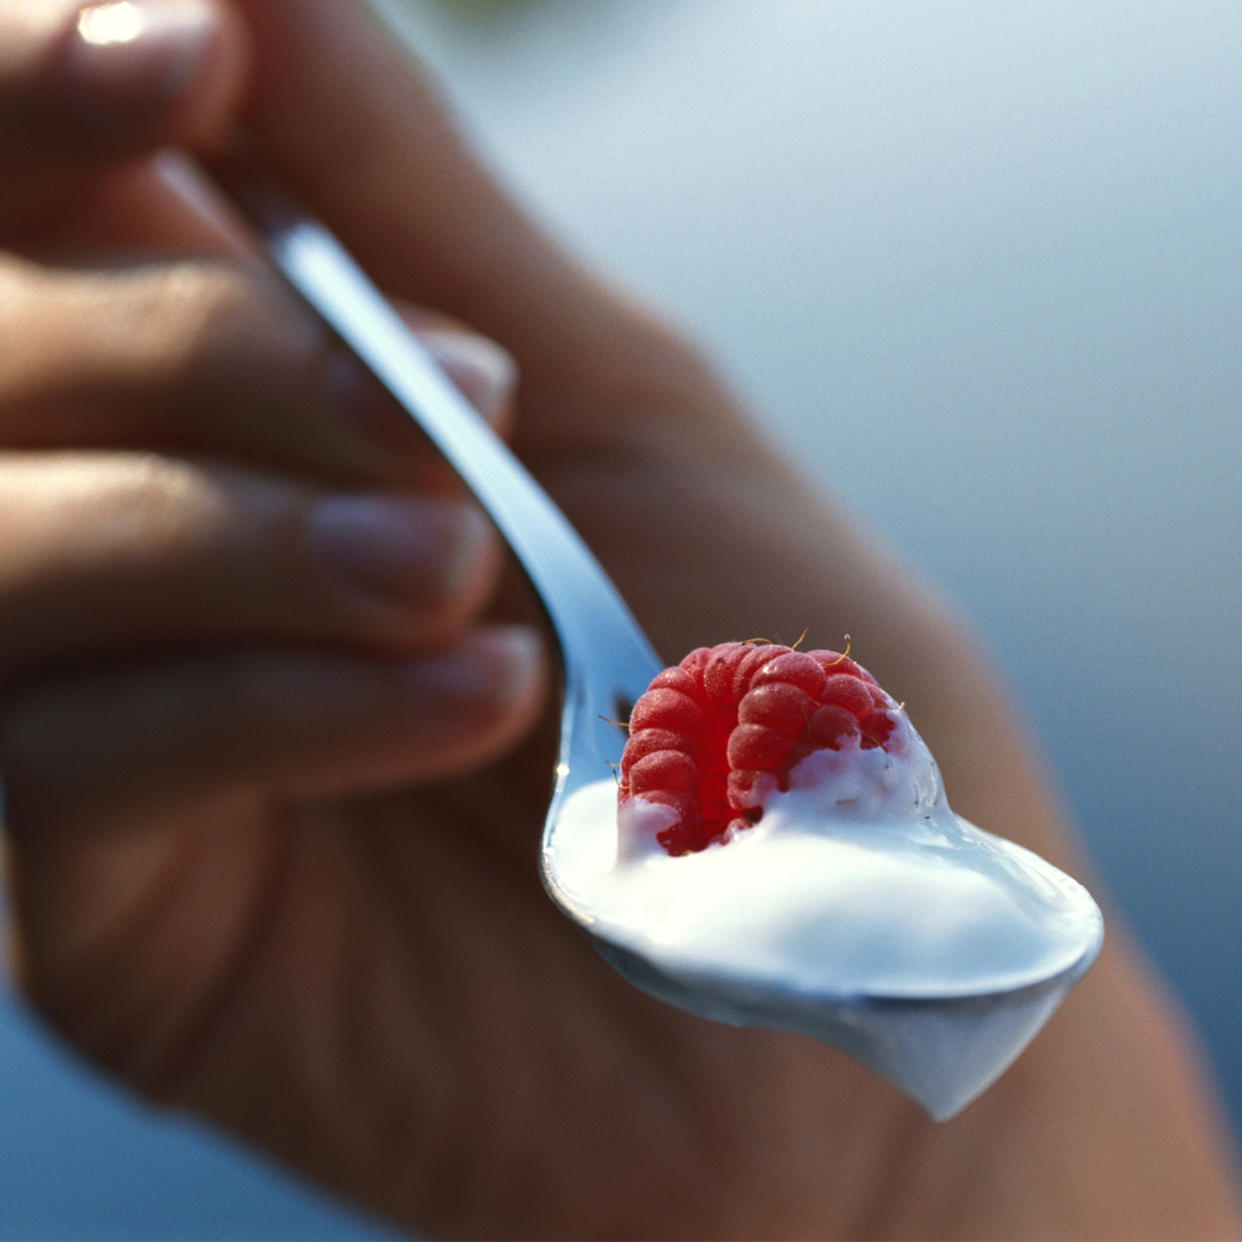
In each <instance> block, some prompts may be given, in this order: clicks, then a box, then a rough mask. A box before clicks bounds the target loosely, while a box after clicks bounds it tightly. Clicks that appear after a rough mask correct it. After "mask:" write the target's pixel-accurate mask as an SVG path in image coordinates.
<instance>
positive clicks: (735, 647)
mask: <svg viewBox="0 0 1242 1242" xmlns="http://www.w3.org/2000/svg"><path fill="white" fill-rule="evenodd" d="M898 711H899V709H898V707H897V705H896V704H895V703H894V702H893V701H892V699H890V698H889V697H888V695H886V694H885V693H884V691H883V690H881V689H880V687H879V686H878V685H877V684H876V681H875V678H874V677H872V676H871V674H870V673H868V672H867V671H866V670H865V669H864V668H862V667H861V666H860V665H858V664H856V663H855V662H854V661H853V660H851V659H849V658H848V657H847V656H845V655H842V654H841V653H839V652H836V651H795V650H794V649H793V648H791V647H783V646H780V645H778V644H775V643H774V644H770V645H769V644H756V643H721V644H720V645H719V646H716V647H699V648H697V649H696V650H694V651H692V652H691V653H690V654H689V655H688V656H686V658H685V659H684V660H682V662H681V663H680V664H677V665H674V666H673V667H672V668H667V669H665V670H664V671H663V672H662V673H660V674H659V675H658V676H657V677H656V678H655V679H654V680H653V681H652V683H651V685H650V686H649V687H648V689H647V692H646V693H645V694H644V695H643V696H642V697H641V698H640V699H639V700H638V702H637V703H635V705H634V710H633V712H632V713H631V715H630V737H629V741H628V743H627V744H626V747H625V753H624V755H623V756H622V758H621V787H620V792H619V800H620V802H621V803H622V804H624V803H625V802H627V801H628V800H629V799H630V798H632V797H635V796H641V797H642V798H644V799H645V800H647V801H649V802H656V803H659V804H662V805H664V806H668V807H671V808H672V809H673V810H674V811H676V813H677V816H678V818H677V821H676V822H675V823H673V824H672V825H671V826H669V827H668V828H665V829H663V830H662V831H661V832H659V833H657V835H656V840H657V841H658V842H659V843H660V844H661V845H662V846H663V847H664V848H665V849H666V850H667V851H668V852H669V853H670V854H674V855H676V854H686V853H692V852H694V851H696V850H701V849H705V848H706V847H707V846H708V845H711V844H712V843H713V842H714V841H719V840H721V839H722V838H723V837H724V836H725V834H726V833H727V832H729V830H730V829H734V828H745V827H747V826H749V825H751V824H754V823H757V822H758V820H759V818H760V817H761V816H762V814H763V809H762V806H761V805H760V804H761V802H762V800H763V798H764V796H766V795H767V794H769V793H771V792H772V791H773V790H777V789H782V790H783V789H786V788H787V787H788V781H789V773H790V771H791V769H792V768H793V767H795V766H796V765H797V764H798V763H799V762H801V760H803V759H805V758H806V756H807V755H809V754H811V753H812V752H813V751H816V750H840V749H841V747H842V746H843V745H847V744H857V745H859V746H861V747H863V748H864V749H868V748H872V747H876V746H880V747H884V748H886V749H887V748H888V746H889V744H890V741H891V738H892V733H893V729H894V728H895V726H896V723H897V712H898Z"/></svg>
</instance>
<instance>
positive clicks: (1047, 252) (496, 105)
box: [0, 0, 1242, 1239]
mask: <svg viewBox="0 0 1242 1242" xmlns="http://www.w3.org/2000/svg"><path fill="white" fill-rule="evenodd" d="M383 2H384V7H385V9H387V10H388V11H389V13H390V15H391V16H392V17H393V18H394V20H395V21H397V22H398V23H399V24H400V25H401V26H402V28H403V29H404V31H405V33H406V34H407V35H408V36H409V38H410V39H411V40H412V42H413V44H414V46H416V47H417V48H418V50H419V53H420V55H422V56H423V57H424V59H426V60H427V61H428V62H429V63H430V64H431V65H432V66H433V67H434V68H435V69H436V70H438V71H439V73H440V75H441V77H442V80H443V83H444V86H445V89H446V92H447V94H448V96H449V98H450V99H451V100H453V101H454V103H455V105H456V107H457V109H458V111H459V113H460V114H461V116H462V118H463V119H464V120H465V122H466V123H467V124H468V125H469V126H470V127H471V128H472V129H473V130H474V131H475V133H476V135H477V137H478V141H479V144H480V145H481V147H482V148H483V149H484V151H485V152H486V153H487V154H488V155H489V157H490V158H491V159H492V160H493V161H494V162H495V163H496V164H497V165H498V166H500V167H501V168H502V169H503V170H504V172H505V173H506V175H507V176H508V177H509V179H510V181H511V183H512V184H513V185H514V186H515V187H516V189H517V192H518V193H519V194H520V195H521V196H522V197H524V198H525V199H526V201H527V202H528V203H529V204H530V205H531V207H532V210H534V211H535V212H536V213H537V214H539V215H541V216H542V217H543V218H544V219H545V220H547V221H548V222H549V224H550V225H551V226H552V227H553V228H554V229H555V230H557V231H558V232H560V233H561V234H562V235H564V236H565V237H566V238H568V240H569V242H570V243H571V245H573V246H574V247H576V248H577V249H578V250H580V251H581V252H582V253H584V254H585V255H587V256H588V257H589V258H592V259H593V260H596V261H598V262H600V263H602V265H603V266H604V267H605V268H606V269H609V270H611V271H612V272H613V273H614V274H615V275H616V276H618V278H619V279H621V280H622V281H624V282H626V283H628V284H630V285H632V286H634V287H636V288H638V289H640V290H644V291H645V292H646V293H647V294H648V295H650V296H651V297H653V298H654V299H655V300H656V301H657V302H659V303H662V304H663V305H664V306H665V307H667V308H668V309H669V310H670V311H671V312H672V313H673V314H674V315H675V316H676V317H678V318H679V319H680V320H681V321H682V322H683V323H684V324H686V325H688V326H689V327H690V328H691V330H692V331H693V332H694V333H695V334H696V335H697V336H698V337H699V339H700V340H702V341H703V342H704V343H705V344H706V345H707V347H708V348H709V349H710V350H711V351H712V352H713V353H714V354H715V355H716V357H717V358H718V359H719V360H720V361H721V363H722V365H723V366H724V368H725V369H726V371H727V372H728V373H729V374H730V375H731V377H732V379H733V381H734V383H735V385H736V386H737V387H738V388H739V389H740V390H741V391H742V392H743V393H744V394H745V395H746V396H747V397H748V398H749V399H750V401H751V403H752V404H753V405H754V407H755V408H756V409H757V410H758V411H759V413H760V415H761V416H762V418H763V419H764V420H765V421H766V423H767V425H768V426H769V427H770V429H771V433H772V435H773V436H774V437H776V438H777V439H778V440H779V441H781V442H782V443H783V444H784V445H785V446H786V447H787V448H788V449H789V450H790V451H791V452H793V453H795V454H796V455H797V456H798V458H799V459H800V460H801V461H802V462H803V463H805V465H806V468H807V469H809V470H811V471H813V472H814V473H815V474H816V475H817V476H818V477H820V478H821V479H822V480H823V482H824V483H825V484H826V485H828V486H831V487H832V488H834V489H836V490H837V491H838V492H840V493H842V494H844V495H845V496H846V497H848V498H849V499H850V500H852V501H853V503H854V504H855V505H856V506H857V507H858V508H859V509H860V510H861V511H862V512H863V513H864V514H865V515H867V516H868V518H869V519H870V520H871V522H872V523H873V524H874V525H876V526H878V527H879V528H880V529H881V530H882V531H884V532H885V533H886V534H887V536H888V537H889V539H890V540H891V541H892V542H893V544H894V545H896V546H897V547H898V548H899V549H900V550H901V551H902V552H903V553H904V554H905V555H906V556H907V558H908V559H910V560H911V561H913V562H914V563H916V564H917V565H918V566H920V567H921V568H922V570H923V571H924V572H925V573H926V574H927V575H928V576H930V577H931V578H933V579H934V580H936V581H938V582H939V583H940V584H942V585H943V586H944V587H946V588H947V589H948V590H949V591H950V592H951V593H953V594H954V595H956V597H957V598H958V599H959V600H960V601H962V602H963V603H964V605H965V607H966V609H967V611H968V612H969V613H970V614H971V615H972V616H973V617H974V618H975V620H976V621H977V623H978V625H979V627H980V629H981V632H982V633H983V635H984V637H985V640H986V641H987V642H988V643H989V644H990V645H991V647H992V649H993V651H994V653H995V654H996V655H997V656H998V658H999V660H1000V662H1001V664H1002V665H1003V667H1004V668H1005V669H1006V670H1007V671H1008V674H1009V676H1010V678H1011V681H1012V684H1013V687H1014V690H1015V692H1016V694H1017V695H1018V697H1019V698H1020V699H1021V700H1022V701H1023V703H1024V704H1025V707H1026V709H1027V711H1028V713H1029V715H1030V717H1031V718H1032V719H1033V721H1034V725H1035V729H1036V731H1037V733H1038V735H1039V736H1040V738H1041V740H1042V743H1043V745H1044V747H1045V750H1046V753H1047V755H1048V758H1049V762H1050V763H1051V765H1052V766H1053V768H1054V769H1055V771H1056V773H1057V776H1058V779H1059V780H1060V782H1061V785H1062V787H1063V789H1064V791H1065V794H1066V797H1067V799H1068V801H1069V802H1070V804H1071V805H1072V807H1073V810H1074V812H1075V814H1076V816H1077V818H1078V820H1079V821H1080V823H1081V824H1082V827H1083V831H1084V833H1085V835H1086V837H1087V839H1088V842H1089V844H1090V847H1091V849H1092V851H1093V854H1094V857H1095V859H1096V861H1097V863H1098V867H1099V871H1100V873H1101V875H1102V876H1103V878H1104V880H1105V883H1106V885H1107V887H1108V889H1109V890H1110V892H1111V895H1112V897H1113V898H1114V899H1115V900H1116V901H1117V902H1118V903H1119V905H1120V906H1121V908H1122V909H1123V910H1124V911H1125V913H1126V914H1127V915H1128V917H1129V919H1130V920H1131V922H1132V924H1133V925H1134V927H1135V928H1136V929H1137V931H1138V933H1139V935H1140V937H1141V938H1142V940H1143V941H1144V943H1145V944H1146V946H1147V948H1148V950H1149V951H1150V953H1151V954H1152V955H1153V956H1154V957H1155V959H1156V960H1157V962H1158V963H1159V964H1160V966H1161V967H1162V968H1163V970H1164V971H1165V973H1166V975H1167V976H1168V978H1169V979H1170V980H1171V981H1172V984H1173V986H1174V987H1175V989H1176V991H1177V992H1178V994H1179V995H1180V997H1181V998H1182V1001H1183V1003H1184V1005H1185V1006H1186V1008H1187V1009H1188V1010H1189V1011H1190V1013H1191V1014H1192V1016H1193V1017H1194V1019H1195V1021H1196V1022H1197V1024H1198V1027H1199V1030H1200V1032H1201V1033H1202V1036H1203V1039H1204V1041H1205V1046H1206V1048H1207V1051H1208V1054H1209V1056H1210V1058H1211V1061H1212V1064H1213V1066H1214V1069H1215V1072H1216V1074H1217V1076H1218V1078H1219V1081H1220V1083H1221V1090H1222V1099H1223V1101H1224V1107H1225V1108H1227V1109H1228V1111H1229V1116H1230V1118H1231V1120H1232V1122H1233V1124H1234V1127H1235V1131H1237V1132H1242V1050H1240V1047H1239V1040H1238V1035H1237V1032H1238V1031H1239V1030H1240V1029H1242V831H1240V825H1239V805H1240V803H1242V798H1240V795H1242V776H1240V775H1239V771H1240V757H1242V694H1240V690H1242V642H1240V641H1239V640H1240V633H1239V630H1240V626H1239V617H1240V616H1242V488H1240V487H1239V473H1240V472H1242V247H1240V243H1239V219H1240V215H1242V213H1240V208H1242V142H1240V141H1239V136H1240V135H1239V119H1238V118H1239V117H1242V75H1240V74H1239V72H1238V66H1239V64H1242V5H1239V4H1238V3H1236V0H1218V2H1212V0H1185V2H1184V3H1181V4H1178V5H1176V6H1174V5H1169V4H1166V3H1159V2H1155V0H1064V2H1063V0H1040V2H1039V3H1025V2H1018V0H973V2H968V0H961V2H952V0H936V2H920V0H902V2H900V3H899V2H895V0H890V2H886V0H865V2H864V0H851V2H847V3H845V2H843V3H834V2H832V0H778V2H773V0H592V2H591V3H581V2H578V0H492V2H487V0H473V2H471V0H462V2H459V3H450V0H417V2H415V0H383ZM821 637H822V639H823V641H824V642H828V641H830V639H831V636H821ZM994 827H997V828H998V829H1000V830H1002V831H1003V825H995V826H994ZM382 1234H383V1229H382V1227H380V1226H378V1225H376V1224H374V1222H370V1221H366V1220H364V1219H359V1218H357V1217H354V1216H352V1215H351V1214H350V1213H349V1212H348V1211H347V1210H346V1209H344V1208H342V1207H340V1206H339V1205H337V1204H333V1203H330V1202H328V1201H325V1200H323V1199H321V1198H319V1197H317V1196H316V1195H314V1194H313V1193H312V1192H311V1191H310V1190H308V1189H307V1188H306V1187H303V1186H299V1185H297V1184H295V1183H293V1182H290V1181H289V1180H287V1179H286V1178H284V1177H283V1176H281V1175H279V1174H277V1173H276V1172H274V1171H273V1170H271V1169H269V1168H266V1167H264V1165H263V1164H262V1163H261V1162H260V1161H257V1160H255V1159H254V1158H253V1157H252V1156H250V1155H249V1154H248V1153H244V1152H239V1151H236V1150H234V1149H232V1148H230V1147H229V1146H227V1145H226V1144H223V1143H221V1142H219V1141H218V1140H216V1139H215V1138H212V1137H209V1136H206V1135H204V1134H202V1133H200V1132H198V1131H196V1130H194V1129H192V1128H189V1127H185V1126H182V1125H180V1124H178V1123H174V1122H170V1121H168V1120H166V1119H155V1118H152V1117H150V1116H149V1115H146V1114H144V1113H143V1112H141V1111H140V1110H139V1109H137V1108H135V1107H134V1106H133V1105H132V1104H131V1103H130V1102H128V1101H127V1100H125V1099H124V1098H123V1097H121V1096H120V1095H119V1094H118V1093H116V1092H115V1091H114V1090H113V1089H112V1088H110V1087H108V1086H106V1085H105V1084H102V1083H99V1082H97V1081H95V1080H94V1079H93V1078H91V1077H90V1076H89V1075H87V1074H86V1073H84V1072H83V1071H82V1070H81V1069H80V1068H78V1067H76V1066H74V1065H73V1064H71V1063H70V1062H68V1061H67V1060H66V1059H65V1058H64V1057H63V1056H62V1055H61V1054H60V1053H59V1052H58V1051H57V1050H56V1049H55V1048H53V1047H50V1046H49V1045H48V1044H47V1042H45V1040H44V1039H43V1038H42V1037H41V1035H40V1034H39V1032H38V1031H37V1029H36V1028H35V1027H34V1026H33V1024H32V1023H31V1022H30V1021H29V1019H28V1018H27V1017H26V1016H25V1015H24V1014H22V1013H21V1011H20V1009H19V1008H18V1007H17V1004H16V1002H15V1001H14V1000H13V999H12V998H11V997H5V996H3V994H0V1236H2V1237H4V1238H27V1239H35V1238H48V1237H74V1238H79V1239H93V1238H130V1237H132V1238H151V1237H161V1238H166V1239H173V1238H181V1237H239V1238H240V1237H244V1238H252V1239H259V1238H269V1237H270V1238H287V1237H300V1238H308V1239H309V1238H320V1237H322V1238H336V1237H341V1236H362V1235H367V1236H381V1235H382Z"/></svg>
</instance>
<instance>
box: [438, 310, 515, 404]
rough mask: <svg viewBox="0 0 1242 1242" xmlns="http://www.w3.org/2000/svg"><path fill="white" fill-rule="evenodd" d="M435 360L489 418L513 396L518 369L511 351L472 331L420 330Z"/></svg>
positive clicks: (470, 400)
mask: <svg viewBox="0 0 1242 1242" xmlns="http://www.w3.org/2000/svg"><path fill="white" fill-rule="evenodd" d="M420 336H421V339H422V341H423V344H425V345H426V346H427V348H428V350H430V352H431V354H432V355H433V356H434V358H435V360H436V361H437V362H438V363H439V364H440V365H441V366H442V367H443V368H444V370H445V372H446V373H447V374H448V376H449V378H450V379H451V380H452V381H453V382H454V383H455V384H456V385H457V387H458V388H460V389H461V391H462V394H463V395H464V396H465V397H466V399H467V400H468V401H469V402H470V404H471V405H473V406H474V408H475V409H476V410H478V412H479V413H480V414H481V415H482V416H483V417H484V418H485V419H487V420H488V421H489V422H490V421H491V420H492V419H494V418H495V416H496V415H497V414H498V413H500V411H501V410H502V409H503V408H504V407H505V406H506V405H507V404H508V403H509V401H510V400H511V399H512V397H513V391H514V389H515V388H516V387H517V378H518V369H517V363H516V362H514V360H513V355H512V354H510V353H509V351H508V350H507V349H505V348H504V347H503V346H500V345H497V344H496V342H495V341H493V340H490V339H489V338H488V337H485V336H479V335H477V334H476V333H474V332H455V331H452V330H450V329H446V328H432V329H429V330H427V331H424V332H423V333H421V334H420Z"/></svg>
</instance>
